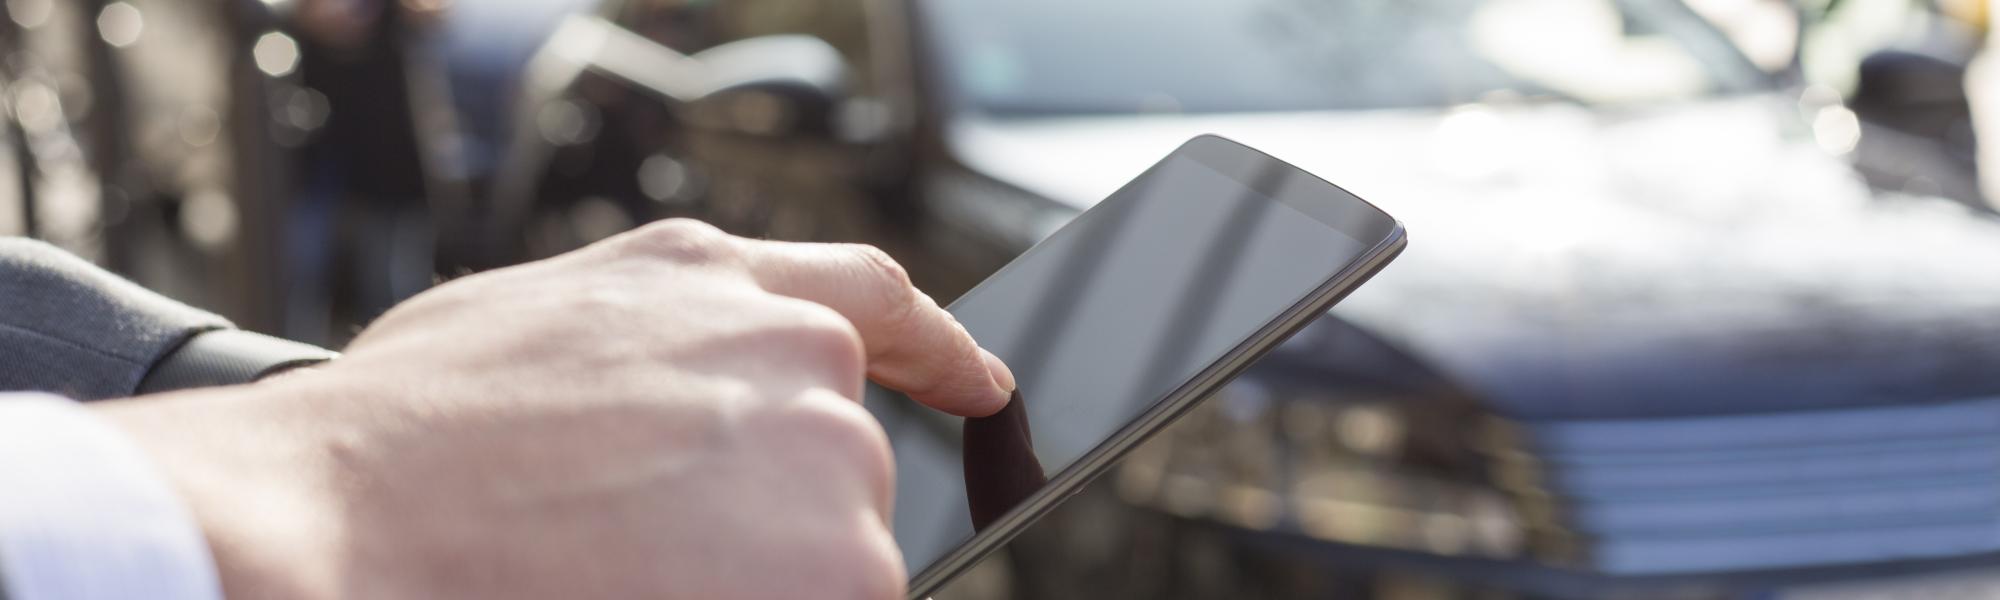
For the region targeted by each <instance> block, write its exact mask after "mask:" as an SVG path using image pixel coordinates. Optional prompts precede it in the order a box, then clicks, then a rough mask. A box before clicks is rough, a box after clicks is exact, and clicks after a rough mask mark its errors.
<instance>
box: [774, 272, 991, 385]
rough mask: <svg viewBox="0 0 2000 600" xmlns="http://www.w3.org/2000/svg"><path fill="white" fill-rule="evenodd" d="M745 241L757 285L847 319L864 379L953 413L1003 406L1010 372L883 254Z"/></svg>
mask: <svg viewBox="0 0 2000 600" xmlns="http://www.w3.org/2000/svg"><path fill="white" fill-rule="evenodd" d="M746 246H747V248H746V251H745V252H744V254H745V255H746V256H745V258H746V259H747V260H746V261H745V263H746V264H747V266H748V267H749V270H750V272H751V276H752V277H753V278H754V279H755V280H756V281H757V283H758V285H760V286H762V287H763V288H764V289H765V290H767V291H770V292H771V293H774V294H779V295H784V296H791V297H794V298H798V299H801V300H807V301H810V302H816V303H819V304H822V305H825V306H827V307H829V308H832V309H833V310H834V311H835V312H838V313H840V314H841V316H843V317H846V318H847V320H848V321H849V322H851V323H853V324H854V328H855V329H856V330H857V331H859V332H860V334H861V343H862V346H863V347H864V348H865V349H866V351H867V354H868V378H869V379H873V380H875V382H876V383H879V384H882V385H883V386H885V387H888V388H890V389H894V390H896V391H900V392H903V393H904V394H908V395H909V396H910V398H911V399H913V400H916V401H917V402H920V403H923V404H925V405H929V406H931V407H933V408H937V409H938V410H942V411H945V412H948V413H952V414H955V415H961V416H968V417H979V416H986V415H990V414H993V413H995V412H998V411H999V410H1000V408H1001V407H1003V406H1006V404H1007V399H1008V397H1009V396H1010V395H1011V394H1012V393H1013V391H1014V375H1013V373H1012V372H1010V371H1008V369H1007V366H1006V364H1004V363H1002V362H1001V361H1000V359H999V358H997V357H995V356H993V354H992V353H990V352H987V351H986V350H985V349H983V348H980V347H979V343H978V342H977V341H974V340H973V339H972V335H971V334H969V333H967V332H966V331H965V327H964V326H963V325H960V324H959V322H958V319H956V318H953V317H952V316H951V313H949V312H945V310H944V309H943V308H942V307H939V306H938V304H937V301H935V300H932V299H931V297H930V296H929V295H926V294H924V293H923V292H921V291H918V290H917V288H916V287H915V286H913V285H911V283H910V277H909V274H908V273H907V272H906V271H904V270H903V267H902V266H901V265H899V264H897V263H896V261H895V260H894V259H892V258H890V257H889V255H888V254H887V253H884V252H882V251H881V250H880V249H877V248H875V247H873V246H865V245H859V244H802V243H789V242H767V241H754V240H752V241H749V242H748V243H747V244H746Z"/></svg>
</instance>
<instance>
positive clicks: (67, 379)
mask: <svg viewBox="0 0 2000 600" xmlns="http://www.w3.org/2000/svg"><path fill="white" fill-rule="evenodd" d="M229 326H230V324H229V322H228V321H226V320H224V319H223V318H222V317H219V316H216V315H214V314H210V313H207V312H204V311H200V310H196V309H194V308H192V307H189V306H187V305H184V304H181V303H179V302H175V301H173V300H170V299H168V298H166V297H165V296H161V295H159V294H156V293H153V292H151V291H148V290H146V289H145V288H142V287H139V286H138V285H137V284H134V283H132V282H130V281H126V280H124V279H121V278H119V277H118V276H116V275H113V274H111V273H109V272H106V271H104V270H102V269H99V268H97V267H96V266H94V265H92V264H90V263H89V262H87V261H84V260H83V259H80V258H77V257H76V256H73V255H71V254H69V253H67V252H64V251H62V250H60V249H57V248H55V247H53V246H50V245H48V244H44V243H41V242H37V241H34V240H27V239H21V238H0V390H6V391H25V390H33V391H43V392H50V393H54V394H59V395H62V396H66V397H69V398H74V399H77V400H95V399H101V398H117V397H123V396H130V395H132V394H133V393H134V392H135V391H136V390H137V389H138V387H139V382H140V380H141V379H142V378H143V377H145V375H146V372H147V370H148V369H150V368H151V367H152V366H153V364H154V363H156V362H158V361H159V360H160V359H161V357H164V356H166V355H167V354H168V353H170V352H172V351H173V350H174V349H175V348H176V347H178V346H180V345H181V344H182V343H184V342H186V341H187V340H188V339H189V338H191V337H193V336H194V335H195V334H197V333H201V332H204V331H209V330H213V329H221V328H225V327H229Z"/></svg>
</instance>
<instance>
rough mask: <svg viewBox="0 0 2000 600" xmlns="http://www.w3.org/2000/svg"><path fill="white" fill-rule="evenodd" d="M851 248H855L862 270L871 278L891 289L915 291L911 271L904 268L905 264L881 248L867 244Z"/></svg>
mask: <svg viewBox="0 0 2000 600" xmlns="http://www.w3.org/2000/svg"><path fill="white" fill-rule="evenodd" d="M851 248H853V251H854V254H855V256H856V257H858V258H859V260H860V262H861V268H863V269H865V270H866V271H867V273H868V275H869V276H871V277H874V278H875V279H876V280H877V281H880V282H882V283H883V284H886V285H887V286H888V287H890V288H891V289H895V290H912V289H914V286H912V285H911V283H910V271H909V269H905V268H903V264H902V263H899V262H896V259H895V258H894V257H891V256H889V253H888V252H884V251H882V249H881V248H877V247H874V246H869V245H865V244H855V245H853V246H851Z"/></svg>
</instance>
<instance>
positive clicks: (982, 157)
mask: <svg viewBox="0 0 2000 600" xmlns="http://www.w3.org/2000/svg"><path fill="white" fill-rule="evenodd" d="M1791 110H1793V109H1792V108H1791V105H1790V104H1789V103H1784V102H1781V101H1778V100H1777V99H1775V98H1761V97H1749V98H1737V99H1731V100H1718V101H1714V102H1706V103H1697V104H1689V105H1681V106H1671V107H1658V108H1652V109H1645V110H1632V111H1625V112H1617V113H1612V112H1605V111H1593V110H1589V109H1585V108H1580V107H1575V106H1568V105H1553V106H1528V107H1514V108H1476V107H1475V108H1461V109H1456V110H1451V111H1387V112H1324V113H1290V114H1256V115H1213V116H1191V117H1190V116H1164V115H1163V116H1121V117H1093V118H1037V119H1021V120H1004V121H1002V120H980V119H971V120H963V121H961V122H959V123H957V124H955V125H954V126H953V127H951V128H949V130H948V132H949V133H948V136H947V137H948V144H949V147H950V149H951V151H952V152H953V154H954V155H955V156H956V158H957V159H958V160H960V161H962V162H963V163H964V164H965V165H967V166H968V167H969V168H971V169H973V170H975V171H978V172H981V173H984V174H986V175H988V176H991V177H994V178H996V179H999V180H1002V181H1005V182H1007V183H1010V184H1013V185H1015V186H1019V187H1021V188H1023V189H1026V190H1028V191H1031V192H1034V193H1037V194H1040V195H1043V196H1046V197H1048V198H1051V199H1054V200H1056V201H1058V202H1062V203H1065V204H1068V205H1071V206H1073V207H1076V208H1078V209H1081V208H1084V207H1087V206H1088V205H1089V204H1090V203H1092V202H1094V201H1095V200H1096V199H1099V198H1103V197H1104V196H1106V195H1107V194H1109V193H1110V192H1111V191H1112V190H1114V189H1115V188H1117V187H1118V186H1119V185H1121V184H1123V183H1124V182H1125V181H1127V180H1129V179H1130V178H1131V177H1133V176H1134V175H1136V174H1138V173H1139V172H1140V171H1142V170H1144V168H1145V167H1146V166H1148V165H1150V164H1151V163H1152V162H1154V161H1156V160H1158V159H1159V158H1160V157H1161V156H1163V155H1164V154H1165V153H1167V152H1169V151H1171V150H1172V149H1173V148H1174V147H1175V146H1177V145H1179V144H1180V143H1181V142H1183V141H1185V140H1187V139H1188V138H1190V137H1192V136H1194V135H1197V134H1201V133H1215V134H1219V135H1222V136H1224V137H1228V138H1231V139H1235V140H1237V141H1240V142H1243V143H1245V144H1248V145H1250V146H1252V147H1256V148H1259V149H1261V150H1264V151H1266V152H1268V153H1270V154H1272V155H1274V156H1277V157H1278V158H1281V159H1284V160H1286V161H1289V162H1292V163H1293V164H1296V165H1298V166H1299V167H1301V168H1304V169H1306V170H1308V171H1311V172H1313V173H1315V174H1317V175H1319V176H1321V177H1324V178H1325V179H1327V180H1328V181H1332V182H1334V183H1337V184H1339V185H1341V186H1342V187H1345V188H1347V189H1349V190H1351V191H1353V192H1354V193H1356V194H1357V195H1360V196H1361V197H1363V198H1366V199H1368V200H1369V201H1371V202H1374V203H1375V204H1377V205H1379V206H1381V207H1382V208H1383V209H1385V210H1387V211H1388V212H1390V213H1391V214H1393V215H1395V216H1396V217H1398V218H1399V219H1402V220H1403V221H1404V222H1405V223H1406V224H1407V225H1408V227H1409V230H1410V240H1411V241H1410V246H1409V249H1408V250H1407V251H1406V252H1405V253H1404V255H1403V257H1402V258H1401V259H1399V260H1398V261H1397V262H1396V263H1395V264H1393V265H1391V266H1390V267H1389V268H1388V269H1387V270H1385V271H1384V272H1383V273H1382V274H1381V275H1379V276H1378V277H1377V278H1376V279H1375V280H1374V281H1373V282H1371V283H1369V284H1368V285H1366V286H1364V287H1363V288H1362V289H1361V290H1359V291H1358V292H1356V293H1355V294H1354V295H1353V296H1351V297H1350V298H1348V299H1347V300H1346V301H1344V302H1343V303H1342V304H1341V305H1340V306H1339V307H1338V308H1337V309H1335V314H1336V315H1337V316H1339V317H1342V318H1344V319H1347V320H1349V321H1351V322H1354V323H1356V324H1358V325H1360V326H1362V327H1365V328H1367V329H1370V330H1372V331H1374V332H1375V333H1377V334H1379V335H1382V336H1383V337H1385V338H1386V339H1388V340H1390V341H1392V342H1394V343H1397V344H1399V345H1401V346H1402V347H1403V348H1405V349H1407V350H1409V351H1410V352H1412V353H1413V354H1415V355H1416V356H1418V357H1420V358H1422V359H1424V360H1426V361H1429V362H1431V363H1432V365H1433V366H1434V367H1436V368H1437V369H1439V370H1440V371H1441V372H1443V373H1445V374H1446V375H1447V376H1449V377H1451V378H1453V379H1454V380H1456V381H1457V382H1458V383H1459V384H1461V385H1464V386H1465V387H1467V388H1468V389H1471V390H1473V391H1474V392H1475V393H1477V394H1480V395H1481V396H1483V398H1484V399H1485V400H1486V401H1487V402H1489V403H1490V404H1491V406H1492V407H1493V408H1495V409H1496V410H1498V411H1499V412H1501V413H1503V414H1510V415H1516V416H1521V417H1536V418H1607V417H1656V416H1671V415H1692V414H1716V413H1743V412H1768V411H1781V410H1793V409H1802V408H1823V407H1832V406H1850V405H1865V404H1875V403H1888V402H1911V401H1934V400H1948V399H1956V398H1964V397H1969V396H1977V395H1990V394H1996V393H2000V368H1996V367H1995V366H1994V365H2000V318H1996V316H2000V223H1996V221H1995V220H1994V219H1992V218H1989V217H1988V216H1986V215H1983V214H1976V213H1973V212H1971V211H1970V210H1969V209H1966V208H1964V207H1963V206H1962V205H1959V204H1956V203H1952V202H1949V201H1945V200H1942V199H1937V198H1928V197H1910V196H1886V197H1885V196H1878V195H1876V194H1874V193H1872V192H1871V191H1870V190H1869V189H1868V188H1867V187H1866V186H1865V185H1864V184H1863V182H1862V181H1861V179H1860V177H1859V176H1858V175H1856V174H1855V173H1854V171H1853V170H1852V168H1851V167H1850V166H1848V164H1847V162H1846V161H1845V160H1844V159H1843V158H1841V157H1839V156H1836V155H1833V154H1829V153H1828V152H1826V151H1824V150H1822V149H1821V148H1820V145H1819V144H1818V143H1816V140H1815V138H1814V137H1812V135H1811V132H1810V131H1808V130H1806V129H1805V128H1803V127H1802V126H1798V125H1795V122H1796V121H1797V119H1795V118H1793V117H1790V116H1789V115H1788V114H1787V113H1788V112H1789V111H1791Z"/></svg>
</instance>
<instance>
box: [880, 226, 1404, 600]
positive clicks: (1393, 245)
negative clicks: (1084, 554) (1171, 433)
mask: <svg viewBox="0 0 2000 600" xmlns="http://www.w3.org/2000/svg"><path fill="white" fill-rule="evenodd" d="M1408 245H1409V238H1408V234H1407V232H1406V230H1405V228H1404V227H1403V223H1402V221H1395V227H1394V228H1392V229H1390V231H1389V234H1388V235H1387V236H1385V237H1384V238H1383V239H1382V240H1381V241H1379V242H1377V243H1376V245H1375V247H1373V248H1371V249H1370V250H1369V251H1368V253H1366V254H1364V255H1363V258H1362V260H1360V261H1356V262H1355V263H1353V266H1351V267H1349V268H1347V269H1342V270H1341V271H1340V272H1339V273H1337V274H1335V275H1334V276H1333V277H1330V278H1328V279H1327V281H1326V283H1324V284H1321V286H1320V287H1319V288H1317V289H1314V290H1313V291H1312V293H1309V294H1307V295H1306V297H1305V298H1303V299H1301V300H1300V301H1299V302H1298V303H1295V304H1293V305H1292V307H1291V308H1288V309H1286V311H1285V312H1283V313H1280V314H1279V315H1278V318H1276V319H1272V320H1271V322H1270V323H1269V324H1267V325H1266V326H1265V327H1264V328H1263V329H1260V330H1258V332H1257V333H1256V334H1254V335H1252V336H1250V337H1249V338H1247V339H1245V340H1244V341H1243V342H1242V343H1240V344H1238V345H1237V346H1236V347H1235V348H1232V349H1230V352H1229V354H1227V355H1225V356H1224V358H1223V359H1222V360H1219V361H1216V363H1215V364H1214V365H1211V366H1210V367H1209V368H1207V369H1204V370H1203V371H1202V373H1201V374H1199V375H1196V376H1195V377H1194V378H1191V379H1189V381H1188V382H1187V383H1186V384H1183V385H1182V386H1181V387H1180V388H1177V389H1175V390H1174V391H1173V392H1170V393H1168V394H1167V396H1166V398H1164V399H1162V400H1161V401H1160V403H1158V404H1156V405H1154V406H1153V407H1152V408H1150V409H1147V411H1146V412H1145V413H1143V414H1141V415H1140V416H1139V417H1138V418H1135V419H1133V420H1132V422H1130V423H1127V424H1126V425H1125V426H1124V427H1121V428H1119V430H1118V431H1116V432H1114V433H1112V434H1111V436H1109V437H1107V438H1105V440H1104V441H1103V442H1101V443H1100V444H1099V445H1098V446H1097V447H1096V448H1093V449H1091V450H1090V451H1089V452H1087V453H1085V454H1084V455H1083V456H1081V457H1078V458H1077V460H1076V462H1074V463H1072V464H1071V465H1070V468H1068V469H1066V470H1065V471H1064V472H1063V473H1061V474H1058V475H1057V476H1056V478H1054V479H1051V480H1050V481H1049V482H1048V484H1047V485H1046V486H1045V487H1043V488H1042V489H1041V490H1039V491H1037V492H1035V495H1034V496H1033V497H1031V498H1029V499H1028V500H1026V501H1024V502H1022V504H1021V505H1020V506H1016V507H1014V508H1013V509H1011V510H1009V511H1008V512H1007V514H1005V515H1002V516H1001V517H1000V519H998V520H996V521H994V522H993V523H992V524H991V525H990V526H988V527H987V528H986V530H985V531H981V532H977V533H974V534H973V536H972V537H971V538H970V539H967V540H966V541H965V542H964V543H961V544H959V546H958V547H957V548H954V549H953V550H952V551H951V552H949V553H947V554H945V555H944V556H942V557H939V558H938V559H937V560H936V561H935V562H933V563H932V564H931V565H930V566H929V567H927V568H925V569H924V570H923V571H921V572H919V573H917V575H916V576H915V577H912V578H911V579H910V582H909V590H908V592H907V593H906V594H905V596H904V597H905V598H906V599H907V600H924V599H925V598H927V597H928V596H929V595H930V594H931V593H933V592H936V591H937V589H938V588H939V587H941V586H942V585H943V584H945V583H947V582H950V581H951V580H952V579H954V578H956V577H958V576H959V575H962V574H964V573H965V571H967V570H969V569H971V568H972V567H973V566H975V565H977V564H978V562H977V559H979V558H983V557H985V556H986V555H988V554H990V553H992V552H993V551H994V550H997V549H998V548H999V546H1001V545H1003V544H1006V543H1007V542H1008V541H1011V540H1013V539H1014V538H1015V537H1017V536H1019V535H1020V534H1021V532H1022V531H1025V530H1026V529H1027V526H1028V525H1031V524H1033V523H1034V522H1035V521H1037V520H1039V519H1040V518H1041V517H1042V516H1043V515H1044V514H1046V513H1048V512H1049V511H1051V510H1054V508H1055V507H1056V506H1057V505H1059V504H1061V502H1062V501H1063V500H1066V499H1068V498H1069V497H1070V496H1073V495H1076V494H1077V493H1078V492H1081V491H1082V490H1083V486H1084V485H1085V484H1088V483H1090V482H1092V481H1095V480H1096V479H1097V478H1098V477H1101V476H1103V475H1104V473H1105V472H1106V471H1109V470H1110V468H1111V467H1112V466H1113V465H1115V464H1116V463H1117V462H1118V461H1119V460H1121V459H1123V458H1124V457H1125V455H1127V454H1130V453H1131V451H1132V450H1133V449H1134V448H1137V447H1138V446H1139V444H1141V443H1144V442H1145V441H1146V440H1148V439H1151V438H1152V437H1153V436H1154V435H1156V434H1158V433H1159V432H1160V431H1162V430H1164V429H1166V427H1167V426H1168V425H1171V424H1173V422H1174V421H1176V420H1179V419H1180V418H1181V417H1182V416H1183V415H1185V414H1186V413H1187V411H1188V410H1189V409H1192V408H1193V407H1194V406H1195V404H1197V403H1198V402H1199V401H1201V400H1203V399H1206V398H1207V397H1209V396H1210V395H1213V394H1214V393H1215V392H1216V391H1217V390H1220V389H1221V388H1222V386H1223V385H1225V384H1227V383H1229V382H1230V381H1231V380H1234V379H1235V378H1236V377H1237V376H1238V375H1241V374H1243V372H1244V371H1246V370H1249V367H1250V365H1251V364H1254V363H1255V362H1256V361H1257V359H1260V358H1263V357H1264V356H1265V355H1267V354H1269V353H1270V352H1271V350H1273V349H1276V348H1277V347H1278V345H1280V344H1283V343H1284V341H1285V340H1287V339H1290V338H1291V337H1292V336H1293V335H1295V334H1297V333H1298V332H1299V331H1300V330H1302V329H1304V328H1305V326H1306V325H1307V324H1310V323H1311V322H1312V320H1313V319H1314V318H1316V317H1317V316H1318V315H1320V314H1322V313H1325V312H1326V311H1327V310H1328V309H1331V308H1333V306H1334V305H1336V304H1339V303H1340V301H1341V300H1342V299H1344V298H1346V297H1347V296H1348V294H1351V293H1353V292H1354V290H1356V289H1359V288H1360V287H1361V284H1363V283H1366V282H1367V281H1368V280H1369V279H1372V278H1373V277H1374V276H1375V274H1376V273H1379V272H1381V271H1382V269H1383V268H1384V267H1387V266H1388V265H1389V263H1390V262H1391V261H1393V260H1395V258H1396V257H1397V256H1399V255H1401V254H1402V252H1403V248H1405V247H1406V246H1408Z"/></svg>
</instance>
